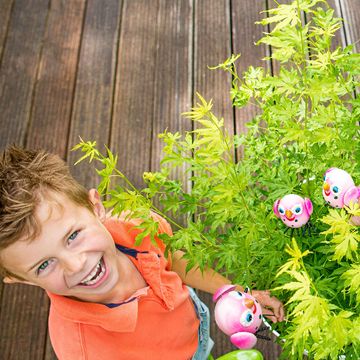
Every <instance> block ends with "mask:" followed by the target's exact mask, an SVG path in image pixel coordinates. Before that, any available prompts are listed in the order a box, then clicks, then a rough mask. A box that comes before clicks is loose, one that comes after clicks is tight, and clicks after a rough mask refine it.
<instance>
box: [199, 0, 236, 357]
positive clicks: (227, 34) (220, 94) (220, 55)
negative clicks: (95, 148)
mask: <svg viewBox="0 0 360 360" xmlns="http://www.w3.org/2000/svg"><path fill="white" fill-rule="evenodd" d="M194 25H195V28H194V75H193V76H194V94H195V92H199V93H200V94H201V95H202V96H203V97H204V98H205V100H207V101H209V100H210V99H213V103H214V106H213V112H214V114H215V115H216V116H217V117H219V118H221V117H224V122H225V127H226V128H227V129H228V131H229V132H230V134H231V133H233V132H234V118H233V110H232V106H231V100H230V96H229V91H230V86H231V78H230V76H229V75H228V74H227V73H224V72H223V71H221V70H214V71H210V70H208V66H214V65H217V64H219V63H222V62H223V61H224V60H225V59H226V58H228V57H229V56H230V55H231V26H230V1H227V0H221V1H219V0H210V1H209V0H207V1H204V0H195V18H194ZM193 101H194V103H196V102H198V99H197V98H196V96H195V95H194V100H193ZM199 296H200V298H201V299H202V301H203V302H204V303H205V304H206V305H207V306H208V307H209V309H210V314H214V312H213V309H214V304H213V303H212V296H211V295H210V294H207V293H204V292H199ZM210 333H211V337H212V339H213V340H214V342H215V345H214V348H213V351H212V355H213V356H214V357H215V358H216V357H218V356H220V355H221V354H224V353H227V352H229V351H231V349H232V346H231V344H230V342H229V340H228V339H227V337H226V336H225V335H224V334H223V333H222V332H221V331H220V330H219V329H218V327H217V326H216V324H215V322H214V318H213V316H212V319H211V323H210Z"/></svg>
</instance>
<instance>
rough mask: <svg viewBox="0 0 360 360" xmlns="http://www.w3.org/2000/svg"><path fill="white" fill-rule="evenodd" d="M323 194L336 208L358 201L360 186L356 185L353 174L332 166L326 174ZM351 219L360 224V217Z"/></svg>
mask: <svg viewBox="0 0 360 360" xmlns="http://www.w3.org/2000/svg"><path fill="white" fill-rule="evenodd" d="M322 194H323V197H324V199H325V201H326V202H327V203H328V204H329V205H330V206H332V207H334V208H343V207H344V206H345V205H346V206H349V204H350V202H353V203H356V202H358V201H359V198H360V187H359V186H355V183H354V180H353V179H352V177H351V175H350V174H349V173H348V172H346V171H344V170H341V169H338V168H330V169H328V170H327V171H326V172H325V174H324V184H323V189H322ZM351 221H352V223H353V224H355V225H360V217H359V216H353V217H352V218H351Z"/></svg>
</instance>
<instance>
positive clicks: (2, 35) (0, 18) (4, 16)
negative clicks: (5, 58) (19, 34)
mask: <svg viewBox="0 0 360 360" xmlns="http://www.w3.org/2000/svg"><path fill="white" fill-rule="evenodd" d="M13 2H14V0H3V1H1V2H0V66H1V59H2V53H3V49H4V41H5V39H6V33H7V29H8V25H9V19H10V14H11V9H12V6H13Z"/></svg>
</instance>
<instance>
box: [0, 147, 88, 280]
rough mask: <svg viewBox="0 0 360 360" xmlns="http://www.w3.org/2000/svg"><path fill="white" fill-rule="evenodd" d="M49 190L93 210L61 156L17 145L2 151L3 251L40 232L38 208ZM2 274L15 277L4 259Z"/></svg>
mask: <svg viewBox="0 0 360 360" xmlns="http://www.w3.org/2000/svg"><path fill="white" fill-rule="evenodd" d="M49 190H50V191H54V192H57V193H59V194H64V195H66V196H67V197H68V199H69V200H71V201H72V202H74V203H75V204H77V205H79V206H84V207H86V208H88V209H89V210H92V204H91V202H90V200H89V197H88V192H87V191H86V189H85V188H84V187H83V186H82V185H80V184H79V183H78V182H77V181H76V180H75V179H74V178H73V177H72V176H71V174H70V171H69V168H68V167H67V165H66V164H65V162H64V161H63V160H62V159H61V158H60V157H59V156H57V155H54V154H51V153H48V152H46V151H44V150H27V149H23V148H21V147H18V146H10V147H9V148H7V149H6V150H4V151H3V152H2V153H1V154H0V252H1V250H3V249H5V248H6V247H8V246H10V245H11V244H13V243H15V242H16V241H19V240H20V239H26V240H28V241H32V240H33V239H34V238H35V237H36V236H37V235H38V234H39V232H40V230H41V224H39V223H38V222H37V220H36V216H35V211H36V208H37V206H38V205H39V204H40V202H41V199H42V198H43V196H44V194H45V193H46V191H49ZM0 275H2V276H9V275H10V276H14V274H12V273H11V272H10V271H9V270H7V269H5V268H4V267H3V265H2V264H1V261H0Z"/></svg>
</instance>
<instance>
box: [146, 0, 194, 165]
mask: <svg viewBox="0 0 360 360" xmlns="http://www.w3.org/2000/svg"><path fill="white" fill-rule="evenodd" d="M192 11H193V9H192V4H191V2H186V1H181V0H175V1H172V2H169V1H161V2H160V8H159V16H158V21H157V23H158V29H157V40H156V42H157V46H156V48H157V51H156V60H155V78H154V99H155V101H154V105H153V108H154V110H153V131H152V141H151V151H152V157H151V170H152V171H155V170H158V169H159V159H160V157H161V148H162V146H161V142H160V141H159V139H158V137H157V135H158V134H159V133H161V132H164V131H165V129H167V130H168V131H170V132H175V131H179V132H180V133H181V134H184V133H185V131H188V130H191V123H190V121H189V120H186V119H184V118H182V117H181V113H182V112H185V111H189V110H190V108H191V96H192V73H191V71H192V58H191V56H192Z"/></svg>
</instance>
